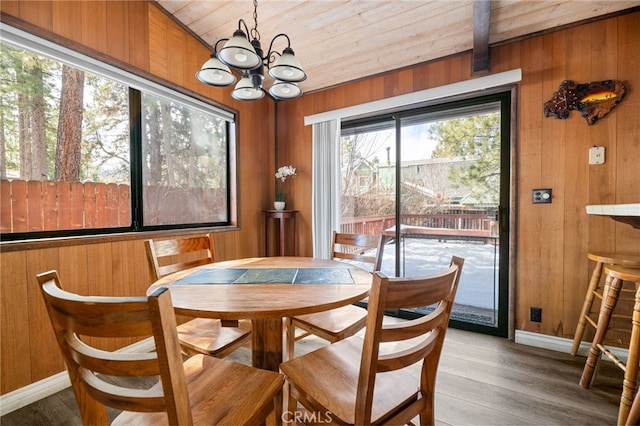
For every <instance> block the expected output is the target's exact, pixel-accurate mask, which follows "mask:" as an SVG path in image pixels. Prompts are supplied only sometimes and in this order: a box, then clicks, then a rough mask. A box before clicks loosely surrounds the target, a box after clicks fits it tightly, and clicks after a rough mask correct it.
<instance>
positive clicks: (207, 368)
mask: <svg viewBox="0 0 640 426" xmlns="http://www.w3.org/2000/svg"><path fill="white" fill-rule="evenodd" d="M184 371H185V377H186V381H187V388H188V391H189V396H190V404H191V410H192V416H193V424H194V425H198V424H200V425H214V424H215V425H218V424H219V425H254V424H260V423H262V421H263V419H264V418H265V417H266V415H267V414H268V413H269V411H270V410H272V409H273V404H272V403H270V402H271V401H269V399H270V398H271V397H270V395H273V394H274V392H278V390H279V389H280V388H281V387H282V384H283V378H282V376H281V375H280V374H278V373H275V372H271V371H267V370H259V369H256V368H252V367H249V366H246V365H243V364H238V363H235V362H230V361H225V360H222V359H219V358H213V357H210V356H205V355H195V356H193V357H191V358H189V359H188V360H187V361H186V362H185V363H184ZM212 383H218V384H219V386H214V387H212V386H211V384H212ZM156 386H160V384H157V385H156ZM205 388H206V389H208V390H205ZM193 395H196V396H197V398H194V397H193ZM256 407H266V410H267V411H265V412H260V411H258V410H257V409H256ZM161 424H164V425H166V424H168V421H167V414H166V413H164V412H160V413H134V412H130V411H125V412H122V413H121V414H120V415H119V416H118V417H116V419H115V420H114V422H113V423H112V425H154V426H155V425H161Z"/></svg>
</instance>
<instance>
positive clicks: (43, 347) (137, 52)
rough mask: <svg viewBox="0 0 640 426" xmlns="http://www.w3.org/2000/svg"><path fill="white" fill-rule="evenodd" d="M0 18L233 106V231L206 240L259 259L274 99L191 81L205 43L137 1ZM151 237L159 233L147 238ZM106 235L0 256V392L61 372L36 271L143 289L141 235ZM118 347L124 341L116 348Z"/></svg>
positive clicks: (9, 12)
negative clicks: (244, 97) (241, 97)
mask: <svg viewBox="0 0 640 426" xmlns="http://www.w3.org/2000/svg"><path fill="white" fill-rule="evenodd" d="M0 10H1V11H2V20H3V22H5V23H9V24H12V25H15V26H17V27H19V28H21V29H24V30H26V31H29V32H32V33H34V34H36V35H39V36H41V37H44V38H48V39H51V40H53V41H55V42H57V43H59V44H62V45H64V46H67V47H69V48H72V49H75V50H78V51H80V52H82V53H85V54H88V55H90V56H94V57H97V58H99V59H102V60H105V61H108V62H111V63H113V64H116V65H117V66H120V67H123V68H125V69H129V70H131V71H133V72H135V73H138V74H141V75H144V76H149V77H151V78H154V79H156V80H157V81H159V82H166V83H167V84H169V85H174V86H180V87H181V88H182V90H183V91H185V92H188V93H189V92H192V93H194V94H196V95H198V96H201V97H206V98H209V99H210V100H212V101H214V102H217V103H218V104H221V105H225V106H227V107H228V108H230V109H233V110H236V111H237V112H238V115H237V117H238V118H237V124H238V127H237V132H238V143H237V145H238V150H237V154H238V161H237V165H238V177H239V181H238V197H239V198H238V203H239V215H238V227H237V229H232V230H229V231H227V232H218V233H216V234H215V237H214V239H215V244H216V257H217V258H218V259H220V260H226V259H235V258H240V257H251V256H260V255H262V252H263V251H264V237H263V220H264V219H263V216H262V210H263V209H266V208H271V207H269V204H270V203H272V202H273V199H274V195H273V194H274V191H275V178H274V176H273V174H274V173H275V122H274V114H275V103H274V101H273V100H271V99H268V98H265V99H264V100H261V101H257V102H251V103H241V102H237V101H235V100H233V99H232V98H231V96H230V95H229V93H230V89H222V90H220V89H214V88H211V87H209V86H205V85H203V84H201V83H200V82H198V81H197V80H196V78H195V76H194V75H195V72H196V71H197V70H198V69H199V68H200V66H201V65H202V64H203V63H204V62H205V61H206V60H207V59H208V57H209V55H210V51H209V50H208V48H207V47H206V46H204V45H203V44H202V43H200V42H199V41H198V40H197V39H195V38H194V37H192V36H191V35H190V34H189V33H188V32H186V31H185V30H184V29H183V28H181V27H180V26H179V25H177V24H176V23H175V22H174V21H172V20H171V19H170V18H169V17H167V16H166V15H165V14H164V12H162V11H161V10H160V9H159V8H157V7H156V6H155V5H154V4H153V3H148V2H145V1H111V0H109V1H106V0H104V1H103V0H98V1H82V2H80V1H77V2H76V1H26V2H25V1H5V0H3V1H2V2H0ZM155 236H158V234H157V233H155ZM148 237H149V235H139V236H132V237H124V238H122V237H120V238H109V237H105V238H102V239H100V240H98V241H92V242H91V243H90V244H86V241H85V242H83V240H82V239H80V240H79V241H78V244H77V245H68V242H67V243H65V245H64V246H60V247H57V246H56V244H55V242H51V241H50V242H48V243H47V244H46V247H47V248H38V247H37V246H36V247H34V248H29V249H28V250H18V251H15V250H13V249H9V250H8V249H7V248H6V246H5V247H2V253H1V254H0V267H1V272H0V303H1V305H0V327H1V328H0V331H1V335H0V383H1V385H0V392H1V393H2V394H5V393H7V392H9V391H12V390H15V389H17V388H20V387H22V386H25V385H28V384H30V383H33V382H35V381H38V380H41V379H43V378H45V377H48V376H51V375H53V374H55V373H58V372H60V371H63V369H64V366H63V363H62V359H61V357H60V355H59V350H58V349H57V346H56V343H55V340H54V336H53V333H52V332H51V330H50V328H51V326H50V325H49V321H48V318H47V316H46V312H45V310H44V304H43V302H42V300H41V296H40V294H39V290H38V287H37V282H36V280H35V275H36V274H37V273H40V272H44V271H47V270H49V269H57V270H58V271H59V273H60V275H61V279H62V282H63V284H64V285H65V287H66V288H68V289H70V290H72V291H78V292H80V293H84V294H99V295H144V294H145V290H146V288H147V287H148V285H149V284H150V283H151V276H150V274H149V271H148V267H147V263H146V262H147V261H146V256H145V251H144V244H143V239H144V238H148ZM123 343H125V342H123Z"/></svg>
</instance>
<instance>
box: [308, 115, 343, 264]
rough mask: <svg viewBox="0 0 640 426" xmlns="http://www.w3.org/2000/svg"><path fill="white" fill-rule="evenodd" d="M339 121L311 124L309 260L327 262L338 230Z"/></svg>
mask: <svg viewBox="0 0 640 426" xmlns="http://www.w3.org/2000/svg"><path fill="white" fill-rule="evenodd" d="M339 127H340V121H339V120H330V121H324V122H320V123H315V124H314V125H313V170H312V194H311V197H312V216H311V230H312V236H313V257H317V258H321V259H329V258H330V253H331V234H332V232H333V231H334V230H336V231H338V230H339V229H340V149H339V148H340V144H339V138H340V131H339Z"/></svg>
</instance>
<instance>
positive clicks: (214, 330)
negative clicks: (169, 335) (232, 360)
mask: <svg viewBox="0 0 640 426" xmlns="http://www.w3.org/2000/svg"><path fill="white" fill-rule="evenodd" d="M178 338H179V339H180V344H181V345H182V348H183V350H184V351H185V352H186V353H187V355H195V354H197V353H201V354H204V355H210V356H216V357H219V358H224V357H225V356H227V355H228V354H230V353H231V352H233V351H235V350H236V349H238V348H239V347H240V346H242V345H244V344H246V343H248V342H249V341H250V340H251V321H249V320H241V321H239V322H238V326H237V327H225V326H223V325H222V322H221V321H220V320H219V319H209V318H195V319H192V320H190V321H187V322H185V323H183V324H181V325H179V326H178Z"/></svg>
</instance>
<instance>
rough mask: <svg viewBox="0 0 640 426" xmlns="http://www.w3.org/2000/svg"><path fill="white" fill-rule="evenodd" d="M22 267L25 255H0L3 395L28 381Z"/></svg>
mask: <svg viewBox="0 0 640 426" xmlns="http://www.w3.org/2000/svg"><path fill="white" fill-rule="evenodd" d="M26 265H27V259H26V255H25V252H15V253H3V254H2V256H0V274H1V275H0V283H1V285H0V332H2V335H1V338H0V351H1V356H0V391H1V392H2V393H3V394H4V393H6V392H8V391H11V390H13V389H16V388H19V387H21V386H26V385H28V384H29V383H31V382H32V380H31V359H30V357H29V356H26V354H29V343H30V342H29V333H28V330H25V328H26V325H27V324H29V300H28V295H27V285H26V279H27V273H26ZM54 348H55V347H54ZM54 348H53V349H54ZM53 349H52V350H53Z"/></svg>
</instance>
